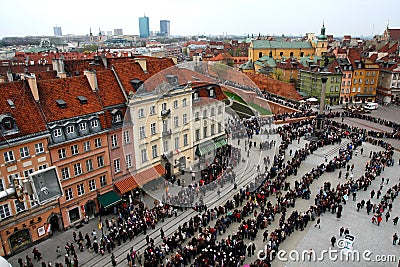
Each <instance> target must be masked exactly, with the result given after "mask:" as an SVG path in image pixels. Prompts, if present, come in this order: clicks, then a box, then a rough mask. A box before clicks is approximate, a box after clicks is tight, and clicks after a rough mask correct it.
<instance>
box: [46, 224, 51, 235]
mask: <svg viewBox="0 0 400 267" xmlns="http://www.w3.org/2000/svg"><path fill="white" fill-rule="evenodd" d="M46 232H47V233H50V232H51V224H50V223H49V224H48V225H47V227H46Z"/></svg>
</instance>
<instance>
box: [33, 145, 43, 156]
mask: <svg viewBox="0 0 400 267" xmlns="http://www.w3.org/2000/svg"><path fill="white" fill-rule="evenodd" d="M35 152H36V155H38V154H41V153H44V147H43V143H37V144H35Z"/></svg>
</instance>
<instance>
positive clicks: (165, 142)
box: [163, 140, 168, 152]
mask: <svg viewBox="0 0 400 267" xmlns="http://www.w3.org/2000/svg"><path fill="white" fill-rule="evenodd" d="M163 147H164V152H168V141H167V140H164V141H163Z"/></svg>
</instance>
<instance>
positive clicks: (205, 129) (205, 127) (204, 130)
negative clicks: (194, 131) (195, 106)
mask: <svg viewBox="0 0 400 267" xmlns="http://www.w3.org/2000/svg"><path fill="white" fill-rule="evenodd" d="M206 137H207V126H204V127H203V138H206Z"/></svg>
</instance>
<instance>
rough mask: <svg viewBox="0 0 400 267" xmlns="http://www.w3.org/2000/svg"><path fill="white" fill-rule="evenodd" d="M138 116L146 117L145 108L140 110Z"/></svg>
mask: <svg viewBox="0 0 400 267" xmlns="http://www.w3.org/2000/svg"><path fill="white" fill-rule="evenodd" d="M138 117H139V118H143V117H144V109H142V108H141V109H139V110H138Z"/></svg>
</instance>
